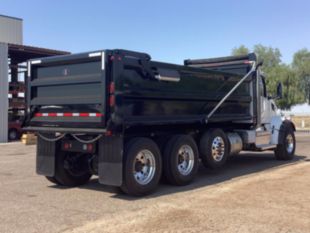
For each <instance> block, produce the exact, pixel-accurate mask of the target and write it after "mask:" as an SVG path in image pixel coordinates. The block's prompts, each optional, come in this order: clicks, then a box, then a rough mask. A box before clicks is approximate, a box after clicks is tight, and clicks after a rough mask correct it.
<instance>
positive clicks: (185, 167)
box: [178, 145, 194, 176]
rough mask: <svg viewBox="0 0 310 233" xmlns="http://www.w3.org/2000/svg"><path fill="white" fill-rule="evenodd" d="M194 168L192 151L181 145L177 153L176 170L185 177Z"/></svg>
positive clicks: (187, 146)
mask: <svg viewBox="0 0 310 233" xmlns="http://www.w3.org/2000/svg"><path fill="white" fill-rule="evenodd" d="M193 167H194V151H193V149H192V148H191V147H190V146H189V145H183V146H181V147H180V149H179V151H178V170H179V172H180V173H181V174H182V175H184V176H186V175H188V174H189V173H190V172H191V171H192V170H193Z"/></svg>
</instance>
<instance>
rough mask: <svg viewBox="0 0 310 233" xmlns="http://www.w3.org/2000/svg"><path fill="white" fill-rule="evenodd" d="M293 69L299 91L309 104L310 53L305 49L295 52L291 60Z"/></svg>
mask: <svg viewBox="0 0 310 233" xmlns="http://www.w3.org/2000/svg"><path fill="white" fill-rule="evenodd" d="M292 66H293V69H294V71H295V72H296V74H297V77H296V78H297V79H298V81H299V88H300V91H301V92H302V93H303V95H304V99H305V100H307V101H308V103H309V102H310V51H308V50H307V49H306V48H304V49H301V50H299V51H297V52H296V53H295V54H294V58H293V64H292Z"/></svg>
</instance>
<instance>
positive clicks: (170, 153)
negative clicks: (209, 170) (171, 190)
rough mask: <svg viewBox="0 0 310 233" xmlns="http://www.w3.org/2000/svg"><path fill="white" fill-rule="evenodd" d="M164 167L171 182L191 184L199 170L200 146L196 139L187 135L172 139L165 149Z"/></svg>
mask: <svg viewBox="0 0 310 233" xmlns="http://www.w3.org/2000/svg"><path fill="white" fill-rule="evenodd" d="M163 167H164V174H165V177H166V179H167V181H168V182H169V183H171V184H174V185H186V184H189V183H190V182H191V181H192V180H193V179H194V178H195V175H196V173H197V170H198V148H197V145H196V143H195V141H194V139H193V138H192V137H190V136H186V135H177V136H174V137H173V138H172V139H170V141H169V142H168V143H167V145H166V147H165V150H164V155H163Z"/></svg>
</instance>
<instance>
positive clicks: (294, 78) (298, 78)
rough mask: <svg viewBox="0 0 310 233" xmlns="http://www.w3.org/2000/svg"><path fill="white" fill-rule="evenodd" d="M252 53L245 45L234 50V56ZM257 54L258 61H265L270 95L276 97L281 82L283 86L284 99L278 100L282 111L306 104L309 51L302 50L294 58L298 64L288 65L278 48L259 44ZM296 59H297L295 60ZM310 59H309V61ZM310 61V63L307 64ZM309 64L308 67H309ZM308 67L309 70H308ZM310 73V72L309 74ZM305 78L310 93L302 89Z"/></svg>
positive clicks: (256, 48)
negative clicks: (283, 61) (283, 60)
mask: <svg viewBox="0 0 310 233" xmlns="http://www.w3.org/2000/svg"><path fill="white" fill-rule="evenodd" d="M249 51H250V49H248V48H247V47H245V46H244V45H241V46H240V47H237V48H234V49H233V50H232V55H241V54H247V53H248V52H249ZM252 51H253V52H254V53H256V54H257V56H258V60H260V61H261V60H263V62H264V63H263V66H262V71H263V73H264V74H265V76H266V84H267V90H268V94H269V95H270V96H274V95H275V94H276V87H277V85H278V83H279V82H281V83H282V85H283V98H282V99H281V100H277V105H278V106H279V108H281V109H290V108H291V106H293V105H295V104H299V103H304V102H305V96H309V94H310V53H309V51H307V50H300V51H298V52H297V53H296V54H297V55H296V54H295V56H294V62H295V60H296V64H294V62H293V65H286V64H284V63H282V61H281V52H280V50H279V49H278V48H272V47H267V46H263V45H261V44H257V45H255V46H254V47H253V50H252ZM295 57H296V59H295ZM308 58H309V59H308ZM305 61H307V62H308V61H309V63H307V62H305ZM307 64H308V65H307ZM306 67H308V68H309V69H308V70H306ZM308 71H309V72H308ZM305 77H307V78H308V82H307V83H308V84H309V85H308V87H309V89H308V92H307V93H305V92H304V91H303V90H301V89H302V87H304V86H305V84H304V82H306V81H305V79H306V78H305Z"/></svg>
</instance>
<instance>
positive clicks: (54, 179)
mask: <svg viewBox="0 0 310 233" xmlns="http://www.w3.org/2000/svg"><path fill="white" fill-rule="evenodd" d="M45 178H46V179H47V180H48V181H49V182H51V183H53V184H57V185H60V183H59V182H58V181H57V180H56V178H55V177H50V176H45Z"/></svg>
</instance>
